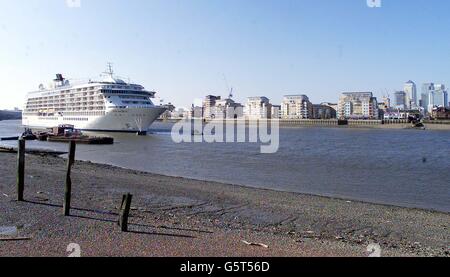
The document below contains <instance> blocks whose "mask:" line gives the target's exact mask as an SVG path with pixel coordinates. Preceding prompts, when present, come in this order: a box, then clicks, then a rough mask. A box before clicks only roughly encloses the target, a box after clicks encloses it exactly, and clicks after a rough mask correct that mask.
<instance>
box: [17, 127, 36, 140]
mask: <svg viewBox="0 0 450 277" xmlns="http://www.w3.org/2000/svg"><path fill="white" fill-rule="evenodd" d="M21 138H22V139H24V140H36V136H35V135H34V134H33V131H31V129H25V132H23V134H22V136H21Z"/></svg>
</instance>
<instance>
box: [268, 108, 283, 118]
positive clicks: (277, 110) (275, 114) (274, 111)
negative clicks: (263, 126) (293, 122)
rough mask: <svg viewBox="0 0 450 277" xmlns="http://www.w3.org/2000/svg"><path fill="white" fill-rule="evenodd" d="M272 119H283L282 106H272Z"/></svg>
mask: <svg viewBox="0 0 450 277" xmlns="http://www.w3.org/2000/svg"><path fill="white" fill-rule="evenodd" d="M270 118H272V119H280V118H281V105H272V113H271V116H270Z"/></svg>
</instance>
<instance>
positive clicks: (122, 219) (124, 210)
mask: <svg viewBox="0 0 450 277" xmlns="http://www.w3.org/2000/svg"><path fill="white" fill-rule="evenodd" d="M132 198H133V195H131V194H129V193H128V194H126V195H123V197H122V205H121V207H120V212H119V226H120V228H121V230H122V232H127V231H128V216H129V214H130V209H131V199H132Z"/></svg>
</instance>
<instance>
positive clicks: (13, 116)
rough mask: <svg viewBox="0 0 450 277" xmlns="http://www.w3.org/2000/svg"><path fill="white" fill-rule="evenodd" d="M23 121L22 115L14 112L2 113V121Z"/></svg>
mask: <svg viewBox="0 0 450 277" xmlns="http://www.w3.org/2000/svg"><path fill="white" fill-rule="evenodd" d="M13 119H22V113H20V112H14V111H0V120H13Z"/></svg>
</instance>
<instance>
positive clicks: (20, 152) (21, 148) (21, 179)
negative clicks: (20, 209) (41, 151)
mask: <svg viewBox="0 0 450 277" xmlns="http://www.w3.org/2000/svg"><path fill="white" fill-rule="evenodd" d="M24 188H25V140H24V139H19V143H18V148H17V201H23V191H24Z"/></svg>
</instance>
